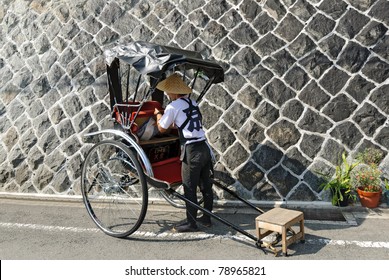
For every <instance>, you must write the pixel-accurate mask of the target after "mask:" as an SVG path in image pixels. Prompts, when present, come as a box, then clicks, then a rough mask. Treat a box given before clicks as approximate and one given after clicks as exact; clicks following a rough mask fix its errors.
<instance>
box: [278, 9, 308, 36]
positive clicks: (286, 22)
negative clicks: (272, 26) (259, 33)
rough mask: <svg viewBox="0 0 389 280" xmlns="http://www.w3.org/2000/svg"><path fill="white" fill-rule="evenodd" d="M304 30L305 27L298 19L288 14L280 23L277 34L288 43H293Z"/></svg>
mask: <svg viewBox="0 0 389 280" xmlns="http://www.w3.org/2000/svg"><path fill="white" fill-rule="evenodd" d="M303 28H304V25H303V24H302V23H301V22H300V21H299V20H298V19H297V18H296V17H294V16H293V15H292V14H287V15H286V16H285V18H284V19H283V20H282V21H281V22H280V23H279V25H278V27H277V28H276V30H275V32H276V33H277V34H278V35H280V36H281V37H282V38H284V39H285V40H287V41H288V42H291V41H293V40H294V38H296V37H297V36H298V35H299V34H300V32H301V31H302V29H303Z"/></svg>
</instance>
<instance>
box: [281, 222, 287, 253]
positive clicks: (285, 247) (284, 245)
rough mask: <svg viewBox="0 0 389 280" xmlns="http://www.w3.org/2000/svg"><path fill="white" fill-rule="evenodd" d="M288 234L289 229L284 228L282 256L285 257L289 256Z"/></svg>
mask: <svg viewBox="0 0 389 280" xmlns="http://www.w3.org/2000/svg"><path fill="white" fill-rule="evenodd" d="M286 233H287V228H286V227H285V226H284V227H282V254H283V255H284V256H287V255H288V252H287V250H288V246H287V244H286Z"/></svg>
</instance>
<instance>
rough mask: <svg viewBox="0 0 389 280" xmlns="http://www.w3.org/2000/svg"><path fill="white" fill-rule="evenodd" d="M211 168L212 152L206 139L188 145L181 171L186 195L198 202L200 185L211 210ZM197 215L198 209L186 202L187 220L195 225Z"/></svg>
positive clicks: (205, 206) (205, 201)
mask: <svg viewBox="0 0 389 280" xmlns="http://www.w3.org/2000/svg"><path fill="white" fill-rule="evenodd" d="M211 168H212V159H211V153H210V150H209V147H208V145H207V144H206V143H205V142H204V141H202V142H197V143H196V142H195V143H191V144H188V145H186V147H185V156H184V158H183V161H182V171H181V172H182V174H181V175H182V183H183V185H184V195H185V197H186V198H187V199H189V200H190V201H192V202H194V203H196V204H198V201H197V194H196V193H197V187H200V191H201V193H202V195H203V198H204V208H205V209H207V210H209V211H212V208H213V192H212V181H211V178H210V175H211V174H210V173H211ZM196 216H197V209H196V208H194V207H192V206H190V205H189V204H188V203H186V218H187V221H188V222H189V223H190V224H192V225H195V224H196Z"/></svg>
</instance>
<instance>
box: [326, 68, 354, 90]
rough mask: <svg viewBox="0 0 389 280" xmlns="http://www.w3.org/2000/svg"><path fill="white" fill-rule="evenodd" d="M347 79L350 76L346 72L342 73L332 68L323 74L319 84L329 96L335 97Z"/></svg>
mask: <svg viewBox="0 0 389 280" xmlns="http://www.w3.org/2000/svg"><path fill="white" fill-rule="evenodd" d="M349 78H350V76H349V75H348V74H347V73H346V72H343V71H342V70H340V69H339V68H336V67H332V68H331V69H330V70H329V71H328V72H327V73H326V74H324V76H323V77H322V78H321V80H320V82H319V83H320V85H321V86H322V87H323V88H324V89H325V90H327V91H328V92H329V93H330V94H332V95H336V94H337V93H338V92H340V91H341V90H342V88H343V87H344V85H345V84H346V83H347V81H348V80H349Z"/></svg>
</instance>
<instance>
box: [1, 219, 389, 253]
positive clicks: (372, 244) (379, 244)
mask: <svg viewBox="0 0 389 280" xmlns="http://www.w3.org/2000/svg"><path fill="white" fill-rule="evenodd" d="M0 228H8V229H16V228H19V229H32V230H43V231H49V232H75V233H82V232H93V233H97V232H100V230H99V229H98V228H80V227H63V226H47V225H37V224H21V223H2V222H0ZM131 236H135V237H148V238H162V239H163V238H165V239H167V238H173V239H179V240H191V239H197V240H199V239H212V238H214V239H216V238H218V239H220V238H228V239H234V240H251V239H249V238H248V237H246V236H244V235H240V234H238V235H232V234H225V235H218V234H210V233H200V232H199V233H172V232H162V233H154V232H149V231H136V232H135V233H133V234H132V235H131ZM305 242H306V243H308V244H312V245H333V246H342V247H344V246H347V245H354V246H357V247H361V248H386V249H389V242H383V241H348V240H332V239H326V238H318V239H306V240H305Z"/></svg>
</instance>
